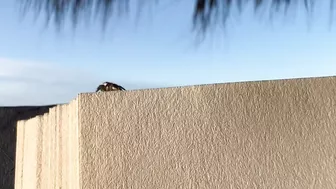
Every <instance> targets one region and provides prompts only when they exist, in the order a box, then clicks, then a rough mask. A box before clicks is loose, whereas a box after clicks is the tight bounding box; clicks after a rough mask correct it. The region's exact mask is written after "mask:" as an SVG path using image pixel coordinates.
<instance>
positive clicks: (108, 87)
mask: <svg viewBox="0 0 336 189" xmlns="http://www.w3.org/2000/svg"><path fill="white" fill-rule="evenodd" d="M125 90H126V89H125V88H124V87H122V86H120V85H118V84H115V83H112V82H104V83H103V84H101V85H99V86H98V87H97V90H96V92H105V91H125Z"/></svg>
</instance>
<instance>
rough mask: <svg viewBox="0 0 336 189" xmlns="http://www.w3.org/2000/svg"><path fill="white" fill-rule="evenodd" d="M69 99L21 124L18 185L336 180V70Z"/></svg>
mask: <svg viewBox="0 0 336 189" xmlns="http://www.w3.org/2000/svg"><path fill="white" fill-rule="evenodd" d="M69 106H73V107H72V108H69ZM69 106H62V107H58V108H54V109H53V110H54V111H51V112H50V113H49V115H48V116H47V117H48V118H46V117H45V118H44V119H43V120H42V118H41V117H39V118H34V119H31V120H28V121H26V122H20V123H19V125H18V131H19V130H20V132H18V143H17V145H18V148H20V149H21V152H19V151H18V152H17V154H23V155H18V156H17V157H16V158H17V163H19V164H22V162H24V163H23V166H22V167H21V170H20V169H17V171H18V172H19V173H20V172H21V173H22V174H21V175H20V174H18V175H17V180H16V187H17V188H29V187H28V186H31V187H33V186H36V185H39V183H43V182H42V180H44V179H46V180H50V181H45V182H46V183H49V185H48V186H49V187H47V188H53V187H55V186H57V183H62V184H63V183H68V185H67V186H69V183H72V184H74V185H72V187H62V188H83V189H84V188H85V189H94V188H97V189H98V188H99V189H105V188H106V189H108V188H125V189H128V188H137V189H141V188H143V189H157V188H167V189H168V188H169V189H171V188H183V189H186V188H204V189H205V188H206V189H209V188H219V189H222V188H223V189H224V188H246V189H250V188H279V189H280V188H281V189H283V188H297V189H307V188H314V189H319V188H321V189H329V188H330V189H332V188H336V148H335V146H336V77H323V78H307V79H291V80H276V81H260V82H241V83H229V84H213V85H201V86H189V87H179V88H165V89H153V90H135V91H125V92H124V91H121V92H106V93H87V94H80V95H79V96H78V98H77V99H76V100H75V101H74V102H72V103H70V105H69ZM63 108H64V110H63ZM56 115H58V116H59V117H58V118H59V119H60V118H61V120H59V119H56V117H57V116H56ZM69 116H70V117H69ZM76 116H78V117H76ZM45 119H47V120H48V121H45ZM60 122H61V124H58V123H60ZM60 125H61V126H60ZM33 127H34V128H33ZM45 127H46V128H45ZM29 128H31V129H29ZM45 130H46V131H45ZM27 132H29V133H30V134H29V135H31V136H34V137H32V138H30V139H28V138H27ZM44 132H47V133H48V134H49V135H50V136H49V135H47V136H44V134H41V133H44ZM22 136H24V137H22ZM35 136H36V137H35ZM43 137H45V138H48V140H46V139H43ZM41 138H42V139H41ZM64 138H65V139H64ZM19 139H20V140H19ZM39 141H44V142H42V144H41V142H39ZM45 141H48V142H45ZM41 146H42V147H41ZM22 149H24V150H22ZM27 149H29V154H34V156H32V157H30V158H31V159H28V158H26V156H27V153H28V152H26V150H27ZM41 149H42V159H43V157H44V158H45V159H46V160H49V161H47V162H49V164H48V166H49V167H48V166H44V165H43V163H42V165H41V162H43V161H41V160H40V159H39V158H41V155H39V154H41V152H40V151H41ZM22 157H24V158H23V160H20V158H22ZM34 161H35V162H34ZM64 162H65V163H67V165H69V166H65V165H64ZM34 163H35V164H36V165H35V164H34ZM27 164H29V165H27ZM57 165H59V168H56V167H57ZM34 167H35V168H36V169H35V171H27V173H25V171H26V170H27V169H29V170H34V169H33V168H34ZM39 167H42V168H39ZM44 167H46V168H44ZM40 171H41V173H43V171H45V175H44V174H41V175H39V173H40ZM28 172H29V174H32V175H37V176H33V177H31V178H29V177H28V176H27V175H28ZM20 178H21V180H20ZM33 178H35V180H34V179H33ZM42 178H43V179H42ZM70 178H71V179H70ZM33 180H34V181H33ZM51 180H53V181H52V182H51ZM23 183H26V184H23ZM58 186H59V185H58ZM63 186H65V185H63ZM42 188H43V187H42ZM44 188H46V187H44ZM55 188H59V187H55Z"/></svg>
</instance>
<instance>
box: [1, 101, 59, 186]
mask: <svg viewBox="0 0 336 189" xmlns="http://www.w3.org/2000/svg"><path fill="white" fill-rule="evenodd" d="M54 106H56V105H48V106H20V107H0V189H2V188H6V189H14V178H15V173H14V171H15V152H16V122H17V121H19V120H26V119H30V118H32V117H35V116H38V115H43V114H44V113H48V112H49V108H52V107H54Z"/></svg>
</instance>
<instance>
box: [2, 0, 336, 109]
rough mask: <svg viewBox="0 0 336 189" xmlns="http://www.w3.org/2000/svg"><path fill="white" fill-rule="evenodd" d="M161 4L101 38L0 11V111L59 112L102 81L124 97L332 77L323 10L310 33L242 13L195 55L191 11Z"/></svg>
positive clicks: (12, 9)
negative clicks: (49, 108)
mask: <svg viewBox="0 0 336 189" xmlns="http://www.w3.org/2000/svg"><path fill="white" fill-rule="evenodd" d="M161 2H162V3H160V4H158V5H157V8H156V9H152V12H151V14H148V13H145V12H144V13H143V14H142V16H141V17H140V20H139V22H138V24H136V22H135V19H134V18H135V14H133V13H132V12H131V14H130V15H129V16H128V17H124V18H122V19H121V20H115V19H114V20H112V21H111V22H114V23H116V24H117V25H118V28H113V27H112V25H111V24H110V25H109V26H108V28H107V30H106V31H105V32H104V33H103V32H102V31H101V26H100V24H99V22H97V23H96V24H93V25H91V26H90V27H85V26H84V25H81V26H79V27H78V28H77V29H76V30H75V31H73V30H72V29H71V28H70V27H68V26H65V28H64V30H62V31H61V33H57V32H56V31H55V28H54V27H53V26H52V25H50V27H48V28H45V27H44V25H43V23H44V22H43V18H42V17H41V18H39V19H38V20H37V21H35V22H34V19H33V17H32V15H31V14H30V15H27V16H25V18H24V19H21V17H20V14H19V9H18V4H16V3H17V1H10V0H4V1H0V23H1V30H0V44H1V45H0V86H1V88H0V106H14V105H42V104H54V103H66V102H69V101H70V100H72V99H73V98H75V97H76V95H77V94H78V93H82V92H93V91H94V90H95V88H96V86H97V85H98V84H100V83H101V82H103V81H112V82H116V83H118V84H120V85H122V86H124V87H125V88H126V89H130V90H131V89H145V88H161V87H173V86H184V85H195V84H208V83H226V82H237V81H254V80H269V79H284V78H297V77H316V76H331V75H335V72H336V64H335V62H336V32H335V29H334V28H335V27H336V26H335V24H336V23H334V24H333V25H332V27H331V28H330V27H329V25H328V21H329V20H328V18H329V17H328V16H329V12H326V11H327V10H328V8H327V7H321V8H319V9H316V12H315V15H314V17H313V19H312V20H311V23H310V24H307V23H308V22H307V20H306V16H305V14H303V10H302V9H300V8H298V9H297V11H296V16H295V17H294V16H293V15H288V16H287V17H281V16H278V18H275V19H274V20H273V22H269V21H268V20H267V18H268V17H267V16H265V15H260V14H259V15H258V14H257V16H254V14H253V12H252V11H251V10H252V9H250V8H249V7H246V8H245V9H246V10H245V11H244V12H243V14H242V15H241V16H240V17H232V18H230V19H229V21H228V23H227V28H226V30H225V31H222V30H219V29H218V30H216V31H215V32H213V33H212V36H209V37H208V38H207V39H206V41H205V42H204V43H203V44H202V45H201V46H200V47H196V46H195V45H194V34H193V33H192V32H190V29H191V16H192V10H193V6H192V4H193V2H194V1H193V0H185V1H175V0H173V1H172V0H162V1H161ZM171 2H175V3H171ZM171 15H173V16H171ZM42 16H43V15H42ZM309 26H310V27H309Z"/></svg>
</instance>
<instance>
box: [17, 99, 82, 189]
mask: <svg viewBox="0 0 336 189" xmlns="http://www.w3.org/2000/svg"><path fill="white" fill-rule="evenodd" d="M77 107H78V104H77V101H76V100H73V101H72V102H71V103H69V104H65V105H57V106H55V107H53V108H50V109H49V112H48V113H45V114H44V115H41V116H37V117H34V118H32V119H28V120H21V121H18V123H17V143H16V168H15V189H60V188H62V189H66V188H71V189H72V188H74V189H75V188H78V183H79V181H78V176H77V175H78V173H77V172H75V171H76V170H78V166H77V165H78V158H76V157H78V143H79V142H78V132H77V128H78V123H77V122H78V112H77ZM74 170H75V171H74Z"/></svg>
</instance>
